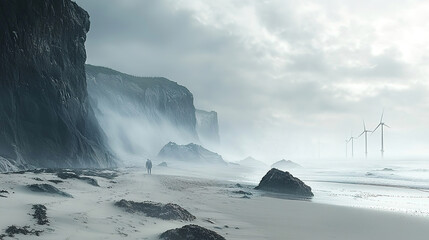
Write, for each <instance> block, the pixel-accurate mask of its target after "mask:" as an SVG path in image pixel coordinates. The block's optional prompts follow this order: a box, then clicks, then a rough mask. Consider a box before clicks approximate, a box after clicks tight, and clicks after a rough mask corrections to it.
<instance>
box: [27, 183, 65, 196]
mask: <svg viewBox="0 0 429 240" xmlns="http://www.w3.org/2000/svg"><path fill="white" fill-rule="evenodd" d="M27 187H28V188H29V189H30V190H31V191H33V192H40V193H49V194H55V195H60V196H63V197H68V198H72V197H73V196H72V195H70V194H68V193H66V192H63V191H61V190H59V189H58V188H56V187H54V186H52V185H49V184H46V183H44V184H31V185H28V186H27Z"/></svg>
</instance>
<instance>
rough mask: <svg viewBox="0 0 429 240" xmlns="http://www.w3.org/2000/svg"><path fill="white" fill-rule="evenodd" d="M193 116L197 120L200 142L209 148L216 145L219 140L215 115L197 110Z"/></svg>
mask: <svg viewBox="0 0 429 240" xmlns="http://www.w3.org/2000/svg"><path fill="white" fill-rule="evenodd" d="M195 116H196V118H197V133H198V136H199V137H200V140H201V142H203V143H204V144H207V145H210V146H213V145H214V146H216V145H218V144H219V143H220V138H219V123H218V118H217V113H216V112H215V111H211V112H207V111H204V110H199V109H197V110H196V111H195Z"/></svg>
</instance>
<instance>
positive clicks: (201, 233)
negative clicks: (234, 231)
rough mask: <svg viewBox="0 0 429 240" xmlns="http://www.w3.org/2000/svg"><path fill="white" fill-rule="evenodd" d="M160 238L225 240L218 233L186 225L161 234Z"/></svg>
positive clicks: (174, 239)
mask: <svg viewBox="0 0 429 240" xmlns="http://www.w3.org/2000/svg"><path fill="white" fill-rule="evenodd" d="M160 238H161V239H164V240H202V239H204V240H225V238H224V237H222V236H221V235H219V234H218V233H216V232H214V231H212V230H209V229H206V228H203V227H200V226H198V225H186V226H183V227H181V228H176V229H171V230H168V231H166V232H164V233H163V234H161V236H160Z"/></svg>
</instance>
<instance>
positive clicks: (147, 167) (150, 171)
mask: <svg viewBox="0 0 429 240" xmlns="http://www.w3.org/2000/svg"><path fill="white" fill-rule="evenodd" d="M146 169H147V174H152V161H151V160H149V159H148V160H147V161H146Z"/></svg>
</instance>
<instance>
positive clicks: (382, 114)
mask: <svg viewBox="0 0 429 240" xmlns="http://www.w3.org/2000/svg"><path fill="white" fill-rule="evenodd" d="M383 116H384V108H383V112H382V113H381V119H380V123H382V122H383Z"/></svg>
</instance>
